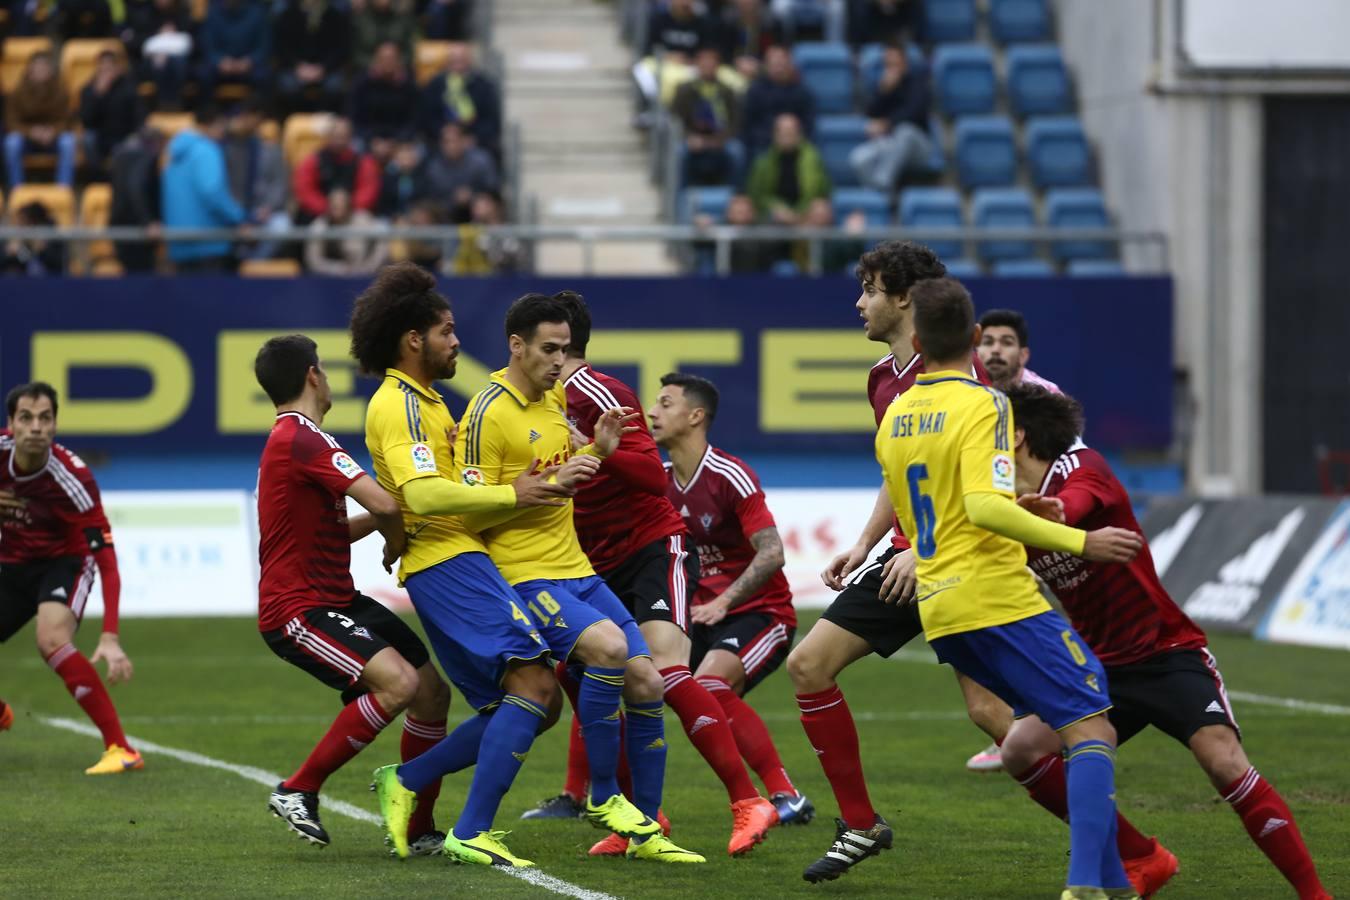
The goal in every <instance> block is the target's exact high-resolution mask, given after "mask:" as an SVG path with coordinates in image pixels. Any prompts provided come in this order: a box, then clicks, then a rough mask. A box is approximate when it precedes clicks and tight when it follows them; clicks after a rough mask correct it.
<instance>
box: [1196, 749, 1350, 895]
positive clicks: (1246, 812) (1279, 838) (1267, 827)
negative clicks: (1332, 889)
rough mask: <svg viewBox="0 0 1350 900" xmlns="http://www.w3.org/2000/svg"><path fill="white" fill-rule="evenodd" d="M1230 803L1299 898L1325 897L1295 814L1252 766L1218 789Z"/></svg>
mask: <svg viewBox="0 0 1350 900" xmlns="http://www.w3.org/2000/svg"><path fill="white" fill-rule="evenodd" d="M1219 793H1221V794H1222V795H1223V799H1225V800H1227V801H1228V802H1229V803H1230V804H1232V807H1233V812H1235V813H1237V814H1238V816H1239V817H1240V818H1241V819H1242V824H1243V826H1244V827H1246V829H1247V833H1248V834H1249V835H1251V837H1252V840H1253V841H1254V842H1255V843H1256V846H1258V847H1260V848H1261V852H1262V853H1264V854H1265V855H1266V856H1268V857H1269V858H1270V861H1271V862H1273V863H1274V864H1275V868H1277V869H1279V870H1280V874H1282V875H1283V876H1284V877H1285V878H1287V879H1289V883H1290V884H1292V885H1293V886H1294V889H1295V890H1296V891H1298V895H1299V897H1301V898H1312V897H1325V896H1327V893H1326V888H1324V887H1322V882H1321V881H1319V880H1318V878H1317V867H1316V866H1315V865H1313V861H1312V857H1311V856H1309V855H1308V848H1307V847H1306V846H1305V845H1304V843H1303V835H1301V834H1299V831H1298V825H1297V824H1295V822H1294V814H1293V813H1292V812H1290V811H1289V806H1288V805H1287V804H1286V803H1285V802H1284V798H1283V797H1281V796H1280V795H1279V793H1278V792H1277V791H1276V790H1275V788H1273V787H1271V786H1270V782H1268V781H1266V780H1265V779H1264V778H1262V777H1261V773H1260V772H1258V771H1256V769H1255V768H1251V769H1248V770H1247V771H1246V773H1245V774H1243V776H1242V777H1241V778H1239V779H1238V780H1237V781H1234V782H1233V783H1232V784H1230V785H1229V786H1228V787H1226V788H1224V789H1223V790H1222V791H1220V792H1219Z"/></svg>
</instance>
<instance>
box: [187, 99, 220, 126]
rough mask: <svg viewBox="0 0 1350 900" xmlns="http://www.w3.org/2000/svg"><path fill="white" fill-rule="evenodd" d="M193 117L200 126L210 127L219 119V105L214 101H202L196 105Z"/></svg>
mask: <svg viewBox="0 0 1350 900" xmlns="http://www.w3.org/2000/svg"><path fill="white" fill-rule="evenodd" d="M193 119H194V120H195V121H196V123H197V124H198V125H199V126H201V127H202V128H210V127H211V126H212V125H214V124H216V123H217V122H219V121H220V107H219V106H216V105H215V104H214V103H203V104H201V105H200V106H198V107H197V112H196V113H194V114H193Z"/></svg>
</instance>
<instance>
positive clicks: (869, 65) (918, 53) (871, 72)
mask: <svg viewBox="0 0 1350 900" xmlns="http://www.w3.org/2000/svg"><path fill="white" fill-rule="evenodd" d="M885 54H886V46H885V45H884V44H863V45H862V47H861V48H860V49H859V51H858V85H859V87H861V88H862V95H863V99H864V101H867V100H870V99H871V98H872V96H873V95H874V94H876V92H877V85H878V84H880V83H881V71H882V60H883V59H884V58H885ZM905 55H906V56H907V57H908V59H909V67H910V68H911V69H914V70H919V69H921V68H923V67H924V66H926V65H927V63H926V62H925V60H924V55H923V48H921V47H920V46H919V45H918V44H906V45H905Z"/></svg>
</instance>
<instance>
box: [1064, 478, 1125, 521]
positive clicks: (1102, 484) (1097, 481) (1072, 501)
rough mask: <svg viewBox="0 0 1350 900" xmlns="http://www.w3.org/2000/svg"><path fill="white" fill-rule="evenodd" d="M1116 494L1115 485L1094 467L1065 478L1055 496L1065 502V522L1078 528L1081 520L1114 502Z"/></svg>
mask: <svg viewBox="0 0 1350 900" xmlns="http://www.w3.org/2000/svg"><path fill="white" fill-rule="evenodd" d="M1115 494H1116V489H1115V486H1114V485H1112V484H1110V483H1109V482H1108V481H1106V480H1105V479H1104V478H1102V477H1101V476H1100V475H1098V474H1097V473H1096V472H1095V471H1093V470H1092V469H1088V468H1081V469H1076V470H1075V471H1074V472H1073V474H1071V475H1070V476H1069V477H1068V479H1066V480H1065V482H1064V486H1063V487H1062V488H1060V490H1059V493H1058V494H1056V495H1055V496H1057V497H1059V499H1060V500H1061V501H1063V503H1064V524H1065V525H1069V526H1071V527H1074V528H1077V527H1078V523H1079V522H1082V521H1084V520H1085V519H1087V518H1088V517H1089V516H1091V515H1092V514H1093V513H1095V512H1097V511H1098V510H1100V509H1104V508H1105V507H1107V506H1109V505H1110V504H1111V503H1112V502H1114V501H1115V499H1116V496H1115Z"/></svg>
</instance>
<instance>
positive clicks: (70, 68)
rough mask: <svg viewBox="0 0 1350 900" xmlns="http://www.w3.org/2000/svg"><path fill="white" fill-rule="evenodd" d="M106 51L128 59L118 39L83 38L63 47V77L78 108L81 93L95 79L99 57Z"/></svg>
mask: <svg viewBox="0 0 1350 900" xmlns="http://www.w3.org/2000/svg"><path fill="white" fill-rule="evenodd" d="M104 50H111V51H112V52H113V53H116V54H117V55H118V56H120V57H122V58H123V59H124V60H125V58H126V50H125V48H124V47H123V45H122V42H121V41H119V40H117V38H82V39H75V40H70V41H66V42H65V43H64V44H62V45H61V77H62V78H63V79H65V82H66V89H67V90H69V91H70V100H71V103H72V104H74V106H75V107H76V108H78V107H79V104H80V91H82V90H84V86H85V84H87V83H88V82H89V79H90V78H93V77H94V69H95V67H96V66H97V65H98V55H99V54H100V53H102V52H103V51H104Z"/></svg>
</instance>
